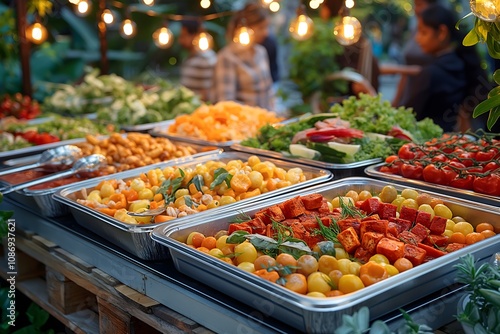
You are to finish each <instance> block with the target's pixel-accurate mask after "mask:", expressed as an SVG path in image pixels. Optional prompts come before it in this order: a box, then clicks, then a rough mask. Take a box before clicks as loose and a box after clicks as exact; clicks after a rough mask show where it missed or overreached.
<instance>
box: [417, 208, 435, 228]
mask: <svg viewBox="0 0 500 334" xmlns="http://www.w3.org/2000/svg"><path fill="white" fill-rule="evenodd" d="M431 218H432V216H431V214H430V213H428V212H424V211H418V213H417V218H416V219H415V224H422V225H424V226H425V227H430V226H431Z"/></svg>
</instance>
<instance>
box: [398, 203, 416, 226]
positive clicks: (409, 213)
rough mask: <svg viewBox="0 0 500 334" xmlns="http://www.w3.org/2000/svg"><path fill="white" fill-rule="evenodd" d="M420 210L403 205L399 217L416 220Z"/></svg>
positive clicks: (411, 220)
mask: <svg viewBox="0 0 500 334" xmlns="http://www.w3.org/2000/svg"><path fill="white" fill-rule="evenodd" d="M417 214H418V210H416V209H413V208H409V207H407V206H403V207H402V208H401V210H400V211H399V218H401V219H406V220H409V221H410V222H412V223H413V222H414V221H415V220H416V219H417Z"/></svg>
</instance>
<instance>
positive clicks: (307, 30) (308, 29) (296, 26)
mask: <svg viewBox="0 0 500 334" xmlns="http://www.w3.org/2000/svg"><path fill="white" fill-rule="evenodd" d="M288 30H289V31H290V34H291V35H292V37H293V38H294V39H296V40H298V41H304V40H306V39H308V38H309V37H311V36H312V34H313V31H314V23H313V20H311V18H310V17H309V16H307V15H305V14H300V15H299V16H297V17H296V18H295V19H294V20H293V21H292V22H291V23H290V27H289V28H288Z"/></svg>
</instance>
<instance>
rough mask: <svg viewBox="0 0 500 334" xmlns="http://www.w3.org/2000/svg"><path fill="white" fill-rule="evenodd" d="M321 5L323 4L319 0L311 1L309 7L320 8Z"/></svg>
mask: <svg viewBox="0 0 500 334" xmlns="http://www.w3.org/2000/svg"><path fill="white" fill-rule="evenodd" d="M319 5H321V2H319V1H318V0H311V1H309V7H311V9H318V8H319Z"/></svg>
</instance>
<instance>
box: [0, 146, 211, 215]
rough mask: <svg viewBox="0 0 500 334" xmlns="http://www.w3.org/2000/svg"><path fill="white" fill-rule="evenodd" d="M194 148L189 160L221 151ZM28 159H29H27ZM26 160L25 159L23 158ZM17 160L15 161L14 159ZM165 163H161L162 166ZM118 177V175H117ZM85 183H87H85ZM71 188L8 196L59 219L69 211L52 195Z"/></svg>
mask: <svg viewBox="0 0 500 334" xmlns="http://www.w3.org/2000/svg"><path fill="white" fill-rule="evenodd" d="M173 142H174V143H175V144H176V145H177V144H179V143H178V142H176V141H173ZM191 146H192V147H193V148H195V149H196V150H197V151H198V152H199V153H196V154H193V155H191V156H187V157H185V158H188V159H189V160H192V159H196V158H197V157H202V156H204V155H211V154H214V153H216V152H220V150H217V149H214V150H210V151H205V150H206V147H205V146H200V145H191ZM26 158H27V157H26ZM23 159H24V158H23ZM13 160H15V159H13ZM169 161H185V160H183V158H178V159H173V160H169ZM161 163H163V162H160V164H161ZM152 166H154V165H150V166H144V167H141V170H142V169H146V170H149V169H151V168H152ZM133 170H138V169H133ZM115 175H116V174H115ZM109 177H110V176H109V175H107V176H103V178H109ZM83 182H85V181H83ZM0 183H1V184H3V185H6V186H8V185H10V184H9V183H8V182H3V181H0ZM79 183H80V182H77V183H76V184H79ZM68 186H70V185H69V184H66V185H62V186H59V187H55V188H46V189H37V190H30V189H24V190H22V191H17V192H12V193H10V194H7V195H6V196H8V197H10V198H12V199H14V200H16V201H18V202H20V203H23V204H25V205H30V206H31V207H38V208H39V210H40V213H41V214H42V215H43V216H45V217H51V218H54V217H59V216H64V215H67V214H69V209H68V207H67V206H66V205H64V204H62V203H60V202H57V201H55V200H54V199H53V197H52V195H53V194H54V193H56V192H58V191H60V190H62V189H64V188H67V187H68Z"/></svg>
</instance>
